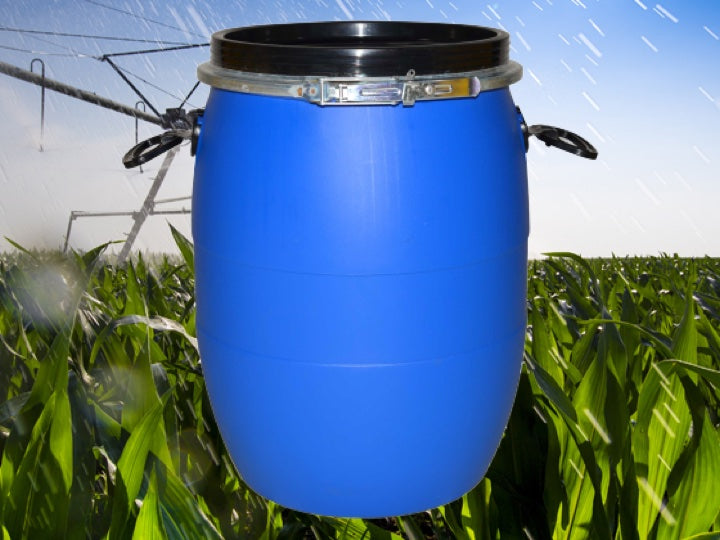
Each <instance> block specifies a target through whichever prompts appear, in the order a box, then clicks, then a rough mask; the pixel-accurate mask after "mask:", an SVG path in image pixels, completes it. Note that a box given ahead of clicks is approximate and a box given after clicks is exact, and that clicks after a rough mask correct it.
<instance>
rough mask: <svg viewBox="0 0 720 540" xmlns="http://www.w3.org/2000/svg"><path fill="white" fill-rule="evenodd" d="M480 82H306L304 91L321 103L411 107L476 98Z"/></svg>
mask: <svg viewBox="0 0 720 540" xmlns="http://www.w3.org/2000/svg"><path fill="white" fill-rule="evenodd" d="M479 91H480V84H479V83H478V82H477V79H476V78H474V77H467V78H461V79H448V80H428V81H421V80H397V79H396V80H390V81H388V80H384V81H353V80H347V79H344V80H343V79H319V80H316V81H305V83H304V84H303V89H302V94H303V97H304V98H305V99H307V100H308V101H311V102H313V103H317V104H319V105H354V104H376V105H382V104H387V105H394V104H396V103H400V102H402V104H403V105H405V106H408V107H409V106H411V105H413V104H414V103H415V101H417V100H423V99H443V98H456V97H457V98H460V97H474V96H476V95H477V94H478V93H479Z"/></svg>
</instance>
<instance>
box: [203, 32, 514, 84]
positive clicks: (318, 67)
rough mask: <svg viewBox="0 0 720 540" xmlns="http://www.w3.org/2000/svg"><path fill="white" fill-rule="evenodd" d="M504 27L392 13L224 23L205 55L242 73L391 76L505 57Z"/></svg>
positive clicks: (492, 64) (483, 64)
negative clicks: (392, 16) (405, 18)
mask: <svg viewBox="0 0 720 540" xmlns="http://www.w3.org/2000/svg"><path fill="white" fill-rule="evenodd" d="M509 43H510V38H509V35H508V33H507V32H505V31H503V30H500V29H496V28H490V27H485V26H474V25H467V24H454V23H429V22H396V21H333V22H312V23H289V24H271V25H259V26H248V27H240V28H229V29H225V30H221V31H218V32H215V33H214V34H213V36H212V40H211V60H210V63H211V64H212V65H214V66H215V67H218V68H223V69H229V70H235V71H240V72H244V73H262V74H268V75H285V76H315V77H392V76H399V75H405V74H406V73H407V72H408V71H410V70H413V71H414V73H415V74H417V75H419V76H423V75H438V74H447V73H464V72H473V71H480V70H486V69H490V68H496V67H500V66H503V65H505V64H507V63H508V61H509Z"/></svg>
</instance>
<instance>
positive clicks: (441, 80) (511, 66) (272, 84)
mask: <svg viewBox="0 0 720 540" xmlns="http://www.w3.org/2000/svg"><path fill="white" fill-rule="evenodd" d="M197 74H198V79H200V81H202V82H204V83H205V84H208V85H210V86H212V87H214V88H220V89H222V90H230V91H232V92H242V93H246V94H258V95H263V96H274V97H285V98H294V99H303V100H305V101H308V102H310V103H314V104H316V105H322V106H325V105H395V104H398V103H402V104H403V105H405V106H411V105H413V104H414V103H415V102H416V101H430V100H439V99H455V98H471V97H476V96H477V95H478V94H479V93H480V92H485V91H488V90H495V89H497V88H505V87H507V86H510V85H511V84H513V83H515V82H517V81H519V80H520V79H521V78H522V66H521V65H520V64H518V63H516V62H512V61H509V62H507V63H506V64H503V65H501V66H497V67H493V68H488V69H483V70H479V71H472V72H467V73H443V74H437V75H421V76H415V74H414V73H413V72H412V70H411V71H410V72H408V73H407V74H406V75H404V76H397V77H313V76H307V77H294V76H287V75H272V74H265V73H251V72H243V71H237V70H233V69H227V68H221V67H218V66H216V65H214V64H212V63H210V62H206V63H204V64H201V65H200V66H199V67H198V71H197Z"/></svg>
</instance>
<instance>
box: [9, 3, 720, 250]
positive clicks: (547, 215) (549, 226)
mask: <svg viewBox="0 0 720 540" xmlns="http://www.w3.org/2000/svg"><path fill="white" fill-rule="evenodd" d="M2 3H3V4H5V5H4V6H2V12H3V23H2V24H3V25H4V26H5V27H10V28H22V29H35V30H49V31H55V32H66V33H82V34H99V35H106V36H123V37H133V38H143V39H152V40H168V41H177V42H203V41H207V39H208V34H209V33H210V32H212V31H215V30H218V29H222V28H227V27H233V26H245V25H250V24H266V23H281V22H290V21H310V20H333V19H346V18H348V17H352V18H356V19H387V18H389V19H392V20H421V21H438V22H458V23H467V24H479V25H485V26H494V27H501V28H504V29H505V30H507V31H508V32H509V33H510V36H511V40H512V51H511V56H512V58H513V59H514V60H516V61H518V62H519V63H521V64H522V65H523V67H524V69H525V75H524V77H523V80H522V81H520V82H519V83H516V84H515V85H513V87H512V93H513V96H514V99H515V102H516V103H517V104H518V105H519V106H520V107H521V108H522V109H523V112H524V114H525V117H526V119H527V120H528V122H529V123H543V124H551V125H557V126H561V127H565V128H567V129H570V130H572V131H576V132H578V133H581V134H583V135H584V136H585V137H586V138H588V139H589V140H591V141H592V142H593V143H594V144H595V145H596V147H597V148H598V150H599V152H600V158H599V159H598V161H596V162H591V161H586V160H581V159H578V158H574V157H572V156H570V155H569V154H566V153H564V152H559V151H554V150H552V149H546V148H545V147H544V146H543V145H537V144H534V145H533V146H532V147H531V150H530V153H529V154H528V168H529V188H530V197H531V199H530V200H531V228H532V232H531V238H530V253H531V255H532V256H535V255H537V254H539V253H542V252H546V251H559V250H562V251H565V250H572V251H576V252H579V253H582V254H583V255H588V256H600V255H610V254H611V253H615V254H618V255H625V254H658V253H660V252H668V253H673V252H677V253H680V254H682V255H693V256H701V255H704V254H708V255H714V256H720V217H718V212H717V206H718V201H720V173H719V171H720V167H719V166H720V144H718V143H719V142H720V135H718V128H717V126H718V123H719V122H718V121H719V120H720V2H713V1H703V2H680V1H677V0H665V1H662V2H660V3H657V2H649V1H645V0H642V1H641V0H614V1H612V2H610V1H608V0H582V1H581V0H534V1H533V0H529V1H526V0H523V1H520V0H512V1H505V2H489V3H486V2H474V1H470V0H453V1H447V0H414V1H412V2H411V1H409V0H398V1H394V0H383V1H381V0H352V1H351V0H315V1H313V0H306V1H287V0H275V1H252V0H245V1H235V2H227V1H220V0H196V1H190V2H187V1H186V2H180V1H170V2H147V1H142V0H129V1H127V2H113V1H112V0H97V1H96V0H59V1H55V2H48V1H47V0H44V1H35V0H32V1H25V2H9V0H2ZM112 8H114V9H112ZM126 11H130V12H132V13H134V16H133V15H130V14H128V13H124V12H126ZM153 21H154V22H153ZM171 27H175V28H171ZM153 46H154V45H153V44H147V43H127V42H117V41H107V40H92V39H79V38H70V37H62V36H47V35H30V34H20V33H17V32H12V31H7V30H0V60H2V61H4V62H8V63H12V64H15V65H18V66H22V67H27V66H28V65H29V62H30V60H31V59H32V58H33V57H40V58H43V60H44V61H45V62H46V64H47V69H48V76H51V77H53V78H55V79H59V80H62V81H64V82H67V83H69V84H72V85H75V86H78V87H81V88H84V89H88V90H92V91H95V92H97V93H99V94H102V95H105V96H107V97H110V98H112V99H115V100H116V101H120V102H123V103H127V104H129V105H133V104H134V103H135V102H136V101H137V97H136V96H135V95H134V94H133V93H132V91H131V90H130V89H129V88H128V86H127V85H126V84H125V83H124V82H123V81H122V80H121V79H120V78H119V77H118V76H117V75H116V74H115V73H114V72H113V70H112V69H111V68H110V67H109V66H108V65H107V64H104V63H102V62H100V61H98V60H96V59H94V58H92V56H99V55H101V54H103V53H110V52H119V51H129V50H134V49H143V48H147V47H153ZM9 48H15V49H28V50H31V51H33V52H32V53H29V52H20V51H16V50H10V49H9ZM207 56H208V50H207V49H205V48H203V49H195V50H190V51H179V52H174V53H160V54H154V55H142V56H127V57H120V58H117V63H118V65H120V66H122V67H123V68H124V69H127V70H128V71H129V72H131V73H132V74H133V75H132V76H131V78H132V80H133V82H134V83H136V84H137V86H138V88H140V89H141V90H142V91H143V93H145V94H146V95H147V96H148V97H149V98H150V100H151V101H152V102H153V103H154V104H155V105H156V106H157V107H158V108H159V109H164V108H166V107H172V106H176V105H177V104H178V102H179V99H178V98H181V97H182V96H184V95H185V94H186V93H187V92H188V91H189V89H190V88H191V87H192V85H193V84H194V82H195V69H196V67H197V65H198V64H199V63H201V62H204V61H205V60H206V59H207ZM141 79H144V80H145V81H147V82H143V81H142V80H141ZM148 82H149V83H151V84H147V83H148ZM153 85H154V86H153ZM155 87H157V88H155ZM168 93H169V94H172V95H174V96H176V97H171V96H170V95H168ZM206 96H207V88H204V87H201V88H200V89H198V91H197V92H196V93H195V94H194V95H193V97H192V98H191V100H190V101H191V102H192V104H193V105H195V106H202V105H203V104H204V101H205V97H206ZM0 113H2V114H3V117H4V118H6V122H5V129H4V130H3V131H2V133H0V233H1V234H3V235H6V236H10V237H12V238H14V239H15V240H18V241H20V242H21V243H25V244H28V245H38V246H45V247H57V246H59V245H61V243H62V240H63V235H64V234H65V227H66V223H67V217H68V215H69V212H70V211H71V210H79V209H83V210H117V209H137V208H138V207H139V206H140V204H141V202H142V198H143V197H144V193H145V192H146V191H147V189H148V187H149V185H150V183H151V180H152V174H153V172H154V171H156V170H157V166H158V164H153V165H152V166H148V167H146V169H145V171H144V172H143V173H139V172H138V171H125V170H124V169H123V168H122V165H121V164H120V157H121V155H122V153H124V151H125V150H126V149H127V148H128V147H129V146H130V145H131V144H132V143H133V141H134V122H133V120H132V119H130V118H125V117H122V116H119V115H117V114H116V113H112V112H106V111H103V110H100V109H98V108H96V107H93V106H91V105H87V104H84V103H81V102H76V101H74V100H71V99H70V98H66V97H63V96H59V95H57V94H54V95H53V94H48V96H47V112H46V116H47V118H46V126H45V151H44V152H42V153H40V152H38V151H37V144H38V142H39V141H38V139H39V125H38V124H39V89H38V88H37V87H34V86H30V85H28V84H27V83H23V82H20V81H15V80H13V79H10V78H8V77H6V76H3V75H0ZM155 132H156V129H155V128H154V126H148V125H141V126H140V136H141V137H147V136H150V135H152V134H154V133H155ZM191 186H192V159H191V158H190V156H189V152H188V151H187V149H185V150H184V151H183V152H182V155H181V156H180V157H179V158H178V160H177V163H176V164H174V165H173V168H172V170H171V172H170V174H169V175H168V179H167V181H166V184H165V186H164V187H163V191H162V192H161V196H162V197H174V196H182V195H189V194H190V191H191V189H192V187H191ZM172 221H173V223H175V224H176V225H177V226H179V227H180V228H181V229H182V230H184V231H185V232H187V233H188V234H189V219H188V218H187V217H179V218H173V220H172ZM129 227H130V222H129V220H127V219H124V218H111V219H98V220H93V221H89V220H87V221H84V222H78V224H77V225H76V228H75V231H74V232H73V239H72V244H73V245H74V246H75V247H77V248H88V247H91V246H92V245H94V244H97V243H100V242H103V241H106V240H109V239H119V238H122V237H123V235H124V233H126V232H127V230H129ZM169 246H170V244H169V235H168V233H167V225H166V224H165V220H164V219H163V218H152V220H151V221H150V222H148V226H147V227H146V228H144V230H143V233H142V234H141V237H140V243H139V244H138V247H140V248H141V249H148V250H153V251H157V250H162V249H167V248H168V247H169Z"/></svg>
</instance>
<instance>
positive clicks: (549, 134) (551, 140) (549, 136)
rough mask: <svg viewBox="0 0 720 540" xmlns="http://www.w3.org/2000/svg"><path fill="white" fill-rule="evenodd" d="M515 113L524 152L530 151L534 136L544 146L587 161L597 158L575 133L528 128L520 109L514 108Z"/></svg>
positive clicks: (537, 125) (594, 150) (554, 128)
mask: <svg viewBox="0 0 720 540" xmlns="http://www.w3.org/2000/svg"><path fill="white" fill-rule="evenodd" d="M515 111H516V112H517V115H518V120H519V121H520V129H522V133H523V137H524V139H525V151H526V152H527V151H528V150H529V149H530V137H532V136H535V137H537V138H538V139H539V140H541V141H542V142H544V143H545V145H546V146H554V147H556V148H560V149H561V150H565V151H566V152H570V153H571V154H575V155H576V156H580V157H584V158H587V159H596V158H597V156H598V151H597V150H596V149H595V147H594V146H593V145H592V144H590V143H589V142H588V141H586V140H585V139H583V138H582V137H581V136H580V135H578V134H577V133H573V132H571V131H568V130H567V129H562V128H558V127H554V126H545V125H543V124H536V125H534V126H528V125H527V124H526V123H525V118H524V117H523V114H522V111H521V110H520V107H517V106H516V107H515Z"/></svg>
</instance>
